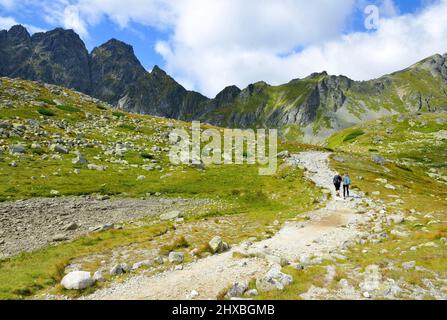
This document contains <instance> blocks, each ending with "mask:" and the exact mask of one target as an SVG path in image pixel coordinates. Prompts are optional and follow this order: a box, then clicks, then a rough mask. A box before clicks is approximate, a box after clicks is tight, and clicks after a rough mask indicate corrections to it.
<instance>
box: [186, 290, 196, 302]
mask: <svg viewBox="0 0 447 320" xmlns="http://www.w3.org/2000/svg"><path fill="white" fill-rule="evenodd" d="M198 296H199V293H198V292H197V291H196V290H192V291H191V292H190V293H189V294H188V295H187V296H186V299H188V300H192V299H194V298H197V297H198Z"/></svg>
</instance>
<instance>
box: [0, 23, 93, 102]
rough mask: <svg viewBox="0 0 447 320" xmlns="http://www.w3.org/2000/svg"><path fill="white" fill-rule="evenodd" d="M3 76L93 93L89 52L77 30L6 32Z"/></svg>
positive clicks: (1, 53)
mask: <svg viewBox="0 0 447 320" xmlns="http://www.w3.org/2000/svg"><path fill="white" fill-rule="evenodd" d="M0 38H2V39H1V40H0V42H1V46H0V48H1V49H0V62H1V66H0V71H1V74H2V75H5V76H9V77H12V78H16V77H17V78H22V79H26V80H39V81H43V82H46V83H51V84H57V85H62V86H65V87H67V88H74V89H76V90H78V91H82V92H85V93H89V92H90V70H89V57H88V52H87V49H86V48H85V45H84V43H83V42H82V40H81V39H80V38H79V36H78V35H77V34H76V33H75V32H74V31H73V30H63V29H60V28H58V29H55V30H52V31H49V32H46V33H42V32H41V33H36V34H34V35H32V36H30V34H29V33H28V31H27V30H26V29H25V28H24V27H23V26H14V27H12V28H11V29H10V30H9V31H7V32H5V31H3V32H2V36H0Z"/></svg>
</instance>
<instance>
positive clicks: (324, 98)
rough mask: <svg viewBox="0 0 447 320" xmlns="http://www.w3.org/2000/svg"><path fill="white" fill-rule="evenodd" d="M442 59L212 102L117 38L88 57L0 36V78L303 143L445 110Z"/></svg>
mask: <svg viewBox="0 0 447 320" xmlns="http://www.w3.org/2000/svg"><path fill="white" fill-rule="evenodd" d="M446 58H447V55H443V56H442V55H434V56H432V57H429V58H427V59H425V60H423V61H421V62H419V63H417V64H415V65H413V66H411V67H410V68H408V69H405V70H402V71H399V72H396V73H393V74H390V75H387V76H384V77H382V78H379V79H375V80H371V81H362V82H359V81H353V80H351V79H349V78H347V77H344V76H331V75H328V74H327V73H326V72H323V73H315V74H312V75H310V76H309V77H307V78H304V79H295V80H292V81H290V82H289V83H287V84H283V85H279V86H271V85H269V84H267V83H265V82H258V83H255V84H251V85H249V86H248V87H247V88H245V89H243V90H241V89H239V88H238V87H236V86H230V87H227V88H225V89H224V90H223V91H222V92H220V93H219V94H218V95H217V96H216V97H215V98H214V99H209V98H207V97H205V96H203V95H201V94H200V93H197V92H194V91H188V90H186V89H185V88H183V87H182V86H181V85H180V84H178V83H177V82H176V81H175V80H174V79H173V78H171V77H170V76H169V75H167V74H166V72H164V71H163V70H161V69H160V68H159V67H158V66H155V67H154V68H153V70H152V71H151V72H147V71H146V70H145V69H144V67H143V66H142V65H141V63H140V62H139V60H138V59H137V57H136V56H135V54H134V52H133V49H132V47H131V46H130V45H127V44H125V43H123V42H121V41H118V40H116V39H112V40H110V41H108V42H106V43H105V44H103V45H101V46H99V47H97V48H95V49H93V50H92V52H91V53H90V54H89V53H88V51H87V49H86V47H85V45H84V43H83V42H82V40H81V39H80V37H79V36H78V35H77V34H76V33H75V32H74V31H72V30H63V29H60V28H58V29H55V30H52V31H49V32H45V33H36V34H34V35H32V36H30V35H29V33H28V32H27V30H26V29H25V28H24V27H22V26H14V27H12V28H11V29H10V30H9V31H0V75H2V76H8V77H17V78H22V79H27V80H38V81H43V82H46V83H51V84H57V85H62V86H65V87H68V88H74V89H76V90H78V91H81V92H84V93H86V94H90V95H92V96H94V97H96V98H98V99H101V100H103V101H106V102H108V103H111V104H113V105H117V106H118V107H119V108H121V109H123V110H126V111H131V112H136V113H142V114H150V115H156V116H161V117H168V118H174V119H180V120H193V119H196V120H201V121H204V122H208V123H212V124H215V125H220V126H228V127H244V128H247V127H259V126H269V127H278V128H280V129H281V133H282V135H283V136H285V137H287V138H290V139H301V140H305V141H308V142H318V141H322V140H323V139H325V138H326V137H328V136H330V135H331V134H332V133H334V132H336V131H338V130H341V129H344V128H346V127H350V126H353V125H356V124H358V123H360V122H363V121H366V120H372V119H376V118H379V117H383V116H386V115H390V114H394V113H402V112H403V113H405V112H415V111H439V110H445V109H446V108H447V64H446Z"/></svg>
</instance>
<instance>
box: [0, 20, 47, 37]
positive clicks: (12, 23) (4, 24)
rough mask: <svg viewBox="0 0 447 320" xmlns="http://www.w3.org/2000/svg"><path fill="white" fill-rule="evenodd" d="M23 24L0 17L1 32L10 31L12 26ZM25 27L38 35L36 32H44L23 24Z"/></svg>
mask: <svg viewBox="0 0 447 320" xmlns="http://www.w3.org/2000/svg"><path fill="white" fill-rule="evenodd" d="M18 24H21V23H19V22H17V21H16V20H15V19H14V18H12V17H2V16H0V30H9V29H10V28H11V27H12V26H15V25H18ZM22 25H24V26H25V27H26V28H27V29H28V31H29V32H30V33H36V32H42V31H43V29H41V28H37V27H35V26H32V25H29V24H22Z"/></svg>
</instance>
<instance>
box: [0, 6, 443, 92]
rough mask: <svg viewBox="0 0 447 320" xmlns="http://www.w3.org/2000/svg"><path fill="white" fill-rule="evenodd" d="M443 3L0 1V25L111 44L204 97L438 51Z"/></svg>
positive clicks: (377, 69)
mask: <svg viewBox="0 0 447 320" xmlns="http://www.w3.org/2000/svg"><path fill="white" fill-rule="evenodd" d="M446 2H447V1H445V0H438V1H436V0H314V1H312V2H310V1H307V0H257V1H255V0H127V1H119V0H52V1H50V0H39V1H37V0H21V1H19V0H0V28H9V27H10V26H11V25H13V24H15V23H20V24H24V25H26V26H27V27H28V29H29V30H30V31H31V32H37V31H44V30H50V29H53V28H55V27H64V28H72V29H74V30H75V31H76V32H78V33H79V34H80V35H81V37H82V38H83V40H84V41H85V43H86V45H87V47H88V49H89V50H91V49H93V48H94V47H95V46H97V45H100V44H102V43H104V42H106V41H107V40H109V39H110V38H117V39H119V40H122V41H124V42H127V43H129V44H131V45H133V47H134V49H135V53H136V55H137V57H138V58H139V59H140V61H141V62H142V64H143V65H144V66H145V68H146V69H148V70H150V69H151V68H152V67H153V65H155V64H157V65H159V66H161V67H162V68H164V69H165V70H167V71H168V72H169V73H170V74H171V75H173V76H174V77H175V78H176V79H177V80H178V81H180V82H181V83H182V84H183V85H184V86H185V87H187V88H188V89H195V90H198V91H200V92H202V93H204V94H206V95H208V96H213V95H215V94H216V93H217V92H218V91H220V89H222V88H223V87H224V86H226V85H231V84H236V85H238V86H240V87H244V86H246V85H248V84H249V83H251V82H255V81H259V80H265V81H267V82H269V83H272V84H279V83H282V82H287V81H288V80H290V79H292V78H297V77H304V76H306V75H307V74H309V73H311V72H317V71H323V70H326V71H328V72H330V73H334V74H345V75H348V76H350V77H352V78H354V79H358V80H363V79H369V78H373V77H377V76H380V75H381V74H384V73H388V72H392V71H395V70H397V69H399V68H403V67H406V66H407V65H408V64H411V63H414V62H416V61H417V60H419V59H422V58H424V57H425V56H428V55H431V54H434V53H445V52H447V43H446V41H447V39H446V38H447V37H446V35H447V30H446V29H447V27H444V26H443V25H446V24H447V23H446V22H447V21H445V20H446V19H447V18H446V16H447V15H446V14H445V13H447V11H445V12H444V11H443V10H447V3H446ZM369 5H376V6H377V8H378V9H379V13H380V16H379V18H380V23H379V24H378V29H373V30H367V29H366V28H365V19H366V18H367V15H366V14H365V12H364V10H365V8H366V7H367V6H369ZM444 32H446V34H444ZM427 34H428V35H427ZM443 39H444V40H443ZM421 41H422V42H424V41H427V44H426V45H425V46H426V48H425V49H423V48H418V44H419V45H420V44H421ZM415 48H416V50H415ZM372 51H374V54H370V53H371V52H372ZM369 55H371V56H369Z"/></svg>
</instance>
